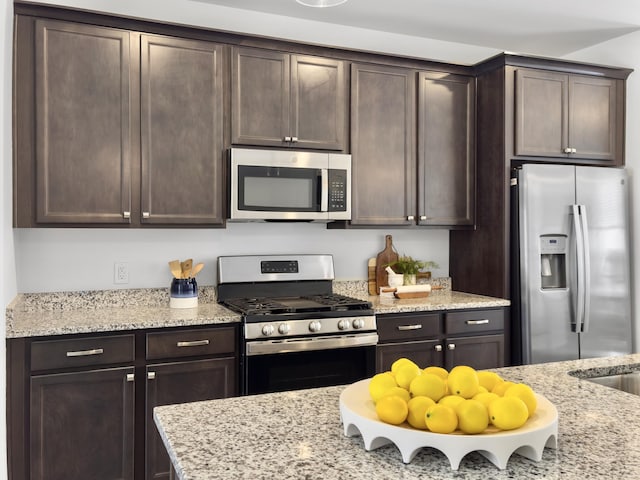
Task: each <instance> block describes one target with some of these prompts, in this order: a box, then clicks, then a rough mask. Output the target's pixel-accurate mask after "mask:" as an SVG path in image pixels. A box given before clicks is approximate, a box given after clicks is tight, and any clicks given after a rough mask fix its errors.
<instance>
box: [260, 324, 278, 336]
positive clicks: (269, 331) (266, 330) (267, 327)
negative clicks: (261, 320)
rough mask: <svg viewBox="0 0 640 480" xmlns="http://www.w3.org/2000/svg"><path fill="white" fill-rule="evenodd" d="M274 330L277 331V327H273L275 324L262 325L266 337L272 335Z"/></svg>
mask: <svg viewBox="0 0 640 480" xmlns="http://www.w3.org/2000/svg"><path fill="white" fill-rule="evenodd" d="M274 331H275V328H273V325H265V326H264V327H262V334H263V335H264V336H265V337H268V336H269V335H272V334H273V332H274Z"/></svg>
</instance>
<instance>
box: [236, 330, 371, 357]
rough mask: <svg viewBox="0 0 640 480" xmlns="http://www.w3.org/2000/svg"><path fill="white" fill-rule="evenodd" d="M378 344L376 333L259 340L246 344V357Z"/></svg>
mask: <svg viewBox="0 0 640 480" xmlns="http://www.w3.org/2000/svg"><path fill="white" fill-rule="evenodd" d="M377 344H378V334H377V333H366V334H365V333H362V334H358V335H340V336H327V337H311V338H309V337H305V338H291V339H285V340H259V341H251V342H247V343H246V348H245V352H246V355H247V356H253V355H270V354H275V353H287V352H305V351H313V350H330V349H336V348H351V347H366V346H375V345H377Z"/></svg>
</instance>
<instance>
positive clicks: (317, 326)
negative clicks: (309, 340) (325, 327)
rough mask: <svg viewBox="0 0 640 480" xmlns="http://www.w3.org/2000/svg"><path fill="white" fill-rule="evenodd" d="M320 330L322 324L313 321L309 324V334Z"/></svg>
mask: <svg viewBox="0 0 640 480" xmlns="http://www.w3.org/2000/svg"><path fill="white" fill-rule="evenodd" d="M321 328H322V324H321V323H320V322H319V321H318V320H313V321H312V322H311V323H310V324H309V331H310V332H314V333H315V332H319V331H320V329H321Z"/></svg>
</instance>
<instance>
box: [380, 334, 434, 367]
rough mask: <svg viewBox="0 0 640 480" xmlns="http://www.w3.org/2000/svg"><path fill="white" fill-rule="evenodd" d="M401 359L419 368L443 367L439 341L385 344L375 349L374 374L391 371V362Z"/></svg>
mask: <svg viewBox="0 0 640 480" xmlns="http://www.w3.org/2000/svg"><path fill="white" fill-rule="evenodd" d="M403 357H405V358H408V359H409V360H412V361H413V362H415V363H416V364H417V365H418V366H419V367H420V368H426V367H430V366H437V367H442V366H444V358H443V357H444V353H443V351H442V345H441V343H440V341H439V340H421V341H417V342H402V343H386V344H383V345H378V346H377V347H376V372H378V373H380V372H385V371H388V370H391V365H392V364H393V362H395V361H396V360H398V359H399V358H403Z"/></svg>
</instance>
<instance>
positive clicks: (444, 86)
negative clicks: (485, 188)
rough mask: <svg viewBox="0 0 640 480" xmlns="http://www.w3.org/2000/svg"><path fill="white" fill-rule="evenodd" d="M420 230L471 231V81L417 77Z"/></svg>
mask: <svg viewBox="0 0 640 480" xmlns="http://www.w3.org/2000/svg"><path fill="white" fill-rule="evenodd" d="M418 85H419V86H418V224H419V225H433V226H451V227H455V226H473V224H474V220H475V193H476V192H475V186H476V183H475V173H476V153H475V149H476V143H475V121H476V119H475V98H476V97H475V78H473V77H470V76H466V75H454V74H448V73H438V72H421V73H420V74H419V76H418Z"/></svg>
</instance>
